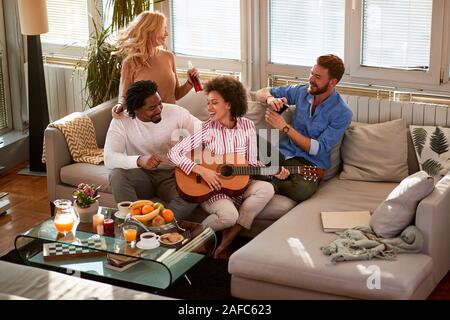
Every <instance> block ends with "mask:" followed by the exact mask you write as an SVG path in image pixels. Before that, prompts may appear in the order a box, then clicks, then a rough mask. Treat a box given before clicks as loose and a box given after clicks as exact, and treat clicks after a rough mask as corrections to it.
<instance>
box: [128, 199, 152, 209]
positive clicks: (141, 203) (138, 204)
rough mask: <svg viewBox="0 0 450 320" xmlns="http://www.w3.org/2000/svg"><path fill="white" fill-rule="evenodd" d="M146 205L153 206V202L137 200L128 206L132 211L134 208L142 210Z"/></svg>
mask: <svg viewBox="0 0 450 320" xmlns="http://www.w3.org/2000/svg"><path fill="white" fill-rule="evenodd" d="M146 204H149V205H153V201H151V200H137V201H134V202H132V203H131V204H130V207H129V208H130V209H131V210H133V209H134V208H142V207H143V206H145V205H146Z"/></svg>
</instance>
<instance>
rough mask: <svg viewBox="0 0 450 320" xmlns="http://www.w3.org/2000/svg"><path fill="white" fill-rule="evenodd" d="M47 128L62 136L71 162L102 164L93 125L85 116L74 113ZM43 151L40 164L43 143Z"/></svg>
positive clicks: (44, 157)
mask: <svg viewBox="0 0 450 320" xmlns="http://www.w3.org/2000/svg"><path fill="white" fill-rule="evenodd" d="M48 126H49V127H52V128H57V129H59V130H60V131H61V132H62V133H63V134H64V137H65V138H66V142H67V146H68V147H69V152H70V155H71V156H72V159H73V161H75V162H86V163H92V164H100V163H102V162H103V149H101V148H99V147H98V146H97V141H96V140H95V129H94V125H93V123H92V120H91V118H89V117H88V116H87V115H85V114H83V113H80V112H74V113H72V114H70V115H68V116H66V117H64V118H62V119H60V120H57V121H55V122H52V123H50V124H49V125H48ZM43 149H44V150H43V153H42V162H43V163H45V161H46V151H45V141H44V148H43Z"/></svg>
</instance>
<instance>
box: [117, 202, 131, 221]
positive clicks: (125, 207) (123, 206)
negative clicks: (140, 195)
mask: <svg viewBox="0 0 450 320" xmlns="http://www.w3.org/2000/svg"><path fill="white" fill-rule="evenodd" d="M130 204H131V201H122V202H119V203H118V204H117V208H118V209H119V212H120V215H121V216H122V217H125V216H126V215H127V214H128V213H130V208H129V207H130Z"/></svg>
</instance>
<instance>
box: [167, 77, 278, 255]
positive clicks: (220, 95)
mask: <svg viewBox="0 0 450 320" xmlns="http://www.w3.org/2000/svg"><path fill="white" fill-rule="evenodd" d="M204 90H205V92H206V93H207V94H208V112H209V114H210V118H209V119H208V120H207V121H206V122H204V123H203V124H202V130H199V131H197V132H196V133H194V134H193V135H191V136H189V137H187V138H185V139H183V140H182V141H181V142H179V143H178V144H176V145H175V146H174V147H173V148H172V149H171V150H170V151H169V152H168V153H167V157H168V158H169V160H170V161H172V162H173V163H174V164H175V165H176V166H177V167H179V168H180V169H181V170H183V172H184V173H186V174H190V172H191V171H192V172H195V173H197V174H199V175H200V176H201V177H202V178H203V179H204V180H205V182H206V183H207V184H208V186H209V187H210V188H211V190H216V192H215V194H214V195H213V196H212V197H211V198H209V199H208V200H207V201H205V202H203V203H202V205H201V206H202V208H203V209H204V210H206V211H207V212H208V213H209V214H210V215H209V216H208V217H207V218H206V219H205V220H204V221H203V222H202V224H203V225H205V226H209V227H211V228H212V229H213V230H214V231H220V230H224V232H223V237H222V242H221V244H220V245H219V247H218V248H217V249H216V251H215V253H214V257H215V258H222V259H223V258H224V259H226V258H228V256H229V254H230V250H229V248H230V245H231V243H232V242H233V240H234V239H235V238H236V236H237V235H238V233H239V232H240V231H241V230H242V228H246V229H250V227H251V225H252V223H253V220H254V218H255V217H256V215H258V214H259V213H260V212H261V211H262V210H263V209H264V207H265V206H266V204H267V203H268V202H269V201H270V199H272V197H273V195H274V189H273V186H272V184H270V183H268V182H265V181H259V180H251V181H250V183H249V185H248V187H247V189H246V190H245V192H244V193H243V194H242V195H241V196H238V197H233V198H230V197H229V196H227V195H225V194H224V193H221V192H220V189H221V181H220V179H219V174H218V173H217V172H215V171H213V170H211V169H208V168H206V167H205V166H202V165H201V164H196V163H194V162H193V161H192V160H191V159H189V158H187V157H186V156H185V154H186V153H188V152H190V151H192V150H194V149H197V148H199V147H200V146H202V147H203V149H204V151H209V152H210V153H211V154H215V155H223V154H229V153H238V154H240V155H242V156H243V157H245V159H246V160H247V162H248V164H249V165H251V166H260V163H259V161H258V160H257V146H256V130H255V125H254V124H253V122H252V121H251V120H249V119H246V118H244V117H243V115H244V114H245V113H246V112H247V97H246V92H245V88H244V86H243V85H242V83H241V82H239V80H236V79H234V78H232V77H229V76H220V77H217V78H214V79H212V80H211V81H209V82H208V83H207V84H206V85H205V86H204Z"/></svg>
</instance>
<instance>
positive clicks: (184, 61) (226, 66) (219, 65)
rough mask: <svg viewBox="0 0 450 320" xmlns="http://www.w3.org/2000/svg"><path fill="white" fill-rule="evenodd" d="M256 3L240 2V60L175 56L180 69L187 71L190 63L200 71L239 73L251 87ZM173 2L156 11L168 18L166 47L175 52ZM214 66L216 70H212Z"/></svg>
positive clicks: (162, 4)
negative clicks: (254, 9)
mask: <svg viewBox="0 0 450 320" xmlns="http://www.w3.org/2000/svg"><path fill="white" fill-rule="evenodd" d="M253 5H254V1H252V0H251V1H249V0H240V6H241V16H240V25H241V54H240V59H239V60H236V59H224V58H209V57H200V56H193V55H184V54H175V61H176V65H177V68H178V69H187V65H188V61H189V60H190V61H191V62H192V64H193V65H194V66H195V67H196V68H197V69H199V70H200V72H201V70H210V71H217V72H221V71H225V72H230V73H239V74H240V75H241V77H240V80H241V81H242V82H243V83H244V85H247V86H248V85H249V84H250V82H251V78H252V72H251V66H250V65H251V59H249V57H250V56H251V47H252V45H251V43H252V42H253V41H254V39H253V36H252V34H251V31H250V29H251V28H252V21H253V19H248V17H249V16H251V12H252V6H253ZM171 8H172V0H166V1H163V2H160V3H158V4H155V10H159V11H161V12H162V13H164V15H165V16H166V17H167V24H168V29H169V30H170V31H169V36H168V37H167V40H166V45H167V48H168V49H169V50H172V51H173V37H172V33H173V21H172V12H171V10H172V9H171ZM211 66H214V68H211Z"/></svg>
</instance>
